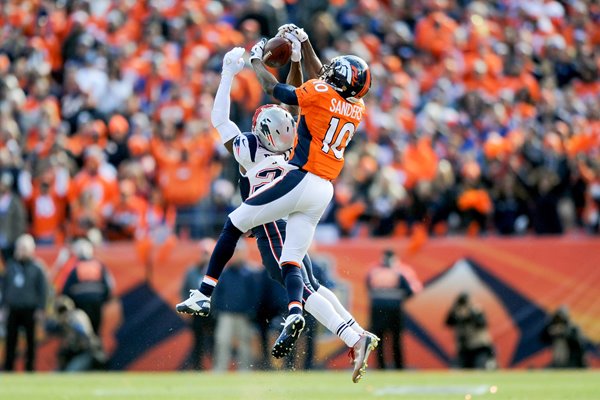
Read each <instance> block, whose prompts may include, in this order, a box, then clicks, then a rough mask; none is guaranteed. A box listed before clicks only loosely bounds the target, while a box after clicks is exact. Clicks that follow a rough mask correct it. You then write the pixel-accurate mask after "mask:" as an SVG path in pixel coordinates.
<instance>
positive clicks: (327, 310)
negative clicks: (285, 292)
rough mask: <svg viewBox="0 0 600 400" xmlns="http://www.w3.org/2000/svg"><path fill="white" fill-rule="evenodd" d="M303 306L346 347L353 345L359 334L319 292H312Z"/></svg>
mask: <svg viewBox="0 0 600 400" xmlns="http://www.w3.org/2000/svg"><path fill="white" fill-rule="evenodd" d="M304 307H305V308H306V311H307V312H309V313H310V314H311V315H312V316H313V317H315V319H316V320H317V321H319V322H320V323H321V324H322V325H323V326H324V327H325V328H327V329H329V330H330V331H331V332H332V333H334V334H335V335H337V336H338V337H339V338H340V339H342V341H343V342H344V343H346V345H347V346H348V347H353V346H354V345H355V344H356V342H358V340H359V339H360V336H359V334H358V333H357V332H355V331H354V330H353V329H352V328H350V326H349V325H348V324H347V323H346V322H344V320H343V319H342V317H341V316H340V315H339V314H338V313H337V312H336V311H335V309H334V308H333V305H332V304H331V303H330V302H329V301H327V299H326V298H325V297H323V296H321V295H320V294H319V293H313V294H312V295H311V296H310V297H309V298H308V299H306V303H305V304H304Z"/></svg>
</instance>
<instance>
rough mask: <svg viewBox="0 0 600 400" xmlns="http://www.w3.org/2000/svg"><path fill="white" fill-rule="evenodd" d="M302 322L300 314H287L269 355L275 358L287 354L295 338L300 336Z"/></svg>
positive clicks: (302, 318) (302, 326)
mask: <svg viewBox="0 0 600 400" xmlns="http://www.w3.org/2000/svg"><path fill="white" fill-rule="evenodd" d="M304 324H305V322H304V317H303V316H302V315H300V314H292V315H288V317H287V318H286V319H285V323H284V324H283V330H282V331H281V334H280V335H279V337H278V338H277V340H276V341H275V344H274V345H273V349H272V350H271V355H273V357H275V358H282V357H285V356H287V355H288V354H289V353H290V351H291V350H292V349H293V348H294V344H295V343H296V340H298V338H299V337H300V333H302V330H303V329H304Z"/></svg>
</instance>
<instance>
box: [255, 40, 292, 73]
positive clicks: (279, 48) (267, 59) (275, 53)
mask: <svg viewBox="0 0 600 400" xmlns="http://www.w3.org/2000/svg"><path fill="white" fill-rule="evenodd" d="M291 56H292V43H291V42H290V41H289V40H287V39H285V38H282V37H278V36H275V37H274V38H271V39H269V41H268V42H267V43H265V48H264V49H263V58H262V60H263V62H264V63H265V64H266V65H268V66H269V67H272V68H279V67H282V66H284V65H285V64H287V63H288V62H290V57H291Z"/></svg>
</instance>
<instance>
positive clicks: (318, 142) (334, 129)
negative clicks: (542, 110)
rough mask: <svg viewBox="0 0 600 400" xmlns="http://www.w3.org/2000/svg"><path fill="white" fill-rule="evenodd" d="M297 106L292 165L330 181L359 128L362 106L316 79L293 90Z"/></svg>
mask: <svg viewBox="0 0 600 400" xmlns="http://www.w3.org/2000/svg"><path fill="white" fill-rule="evenodd" d="M296 96H297V97H298V105H299V106H300V121H299V123H298V135H297V137H296V143H295V146H294V156H293V157H292V159H291V160H290V163H291V164H294V165H297V166H299V167H301V168H302V169H304V170H306V171H310V172H312V173H313V174H315V175H317V176H320V177H322V178H324V179H328V180H332V179H335V178H337V176H338V175H339V174H340V171H341V170H342V167H343V166H344V150H345V149H346V146H347V145H348V143H350V140H352V136H354V132H356V129H357V128H358V124H359V123H360V121H361V119H362V117H363V114H364V113H365V105H364V103H363V102H362V100H360V101H359V102H356V103H351V102H349V101H347V100H346V99H344V98H343V97H342V96H340V95H339V94H338V93H337V92H336V91H335V89H333V87H331V86H330V85H328V84H326V83H325V82H323V81H321V80H317V79H311V80H309V81H306V82H305V83H304V84H303V85H302V86H300V87H299V88H297V89H296Z"/></svg>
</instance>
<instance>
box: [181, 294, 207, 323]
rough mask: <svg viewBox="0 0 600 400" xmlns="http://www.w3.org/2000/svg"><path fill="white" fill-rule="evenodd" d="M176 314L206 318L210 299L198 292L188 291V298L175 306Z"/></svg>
mask: <svg viewBox="0 0 600 400" xmlns="http://www.w3.org/2000/svg"><path fill="white" fill-rule="evenodd" d="M175 309H176V310H177V312H178V313H182V314H191V315H200V316H201V317H208V314H210V297H207V296H205V295H204V294H202V293H201V292H200V291H199V290H190V297H188V299H187V300H185V301H182V302H181V303H179V304H177V306H175Z"/></svg>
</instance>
